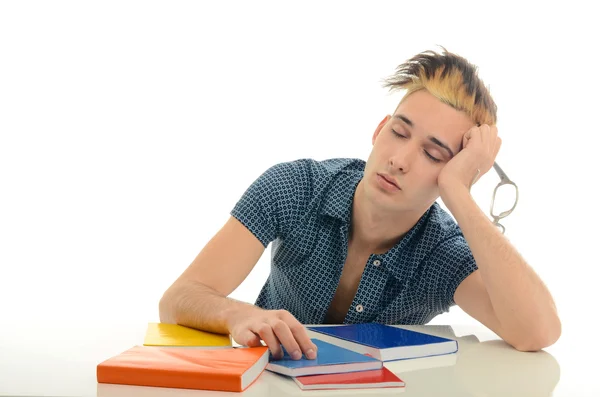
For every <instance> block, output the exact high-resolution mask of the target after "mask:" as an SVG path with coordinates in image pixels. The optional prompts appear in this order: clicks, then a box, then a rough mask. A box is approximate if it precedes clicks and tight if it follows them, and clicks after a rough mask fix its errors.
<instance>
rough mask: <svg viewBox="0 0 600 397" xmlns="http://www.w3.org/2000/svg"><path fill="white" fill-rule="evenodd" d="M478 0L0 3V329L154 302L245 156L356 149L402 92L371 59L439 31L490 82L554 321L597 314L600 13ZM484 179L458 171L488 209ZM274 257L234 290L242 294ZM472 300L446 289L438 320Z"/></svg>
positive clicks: (188, 257)
mask: <svg viewBox="0 0 600 397" xmlns="http://www.w3.org/2000/svg"><path fill="white" fill-rule="evenodd" d="M482 4H483V3H481V2H472V3H461V2H439V3H435V2H404V1H393V2H383V1H379V2H371V3H369V4H368V5H367V2H350V1H344V2H316V1H315V2H297V3H290V2H275V1H274V2H260V1H252V2H241V1H240V2H231V1H221V2H218V4H217V2H156V1H140V2H132V1H103V2H95V3H91V2H64V1H62V2H16V1H15V2H2V3H0V137H1V138H0V266H1V273H0V305H1V306H0V307H1V313H0V322H1V325H2V329H3V332H4V335H17V334H19V333H20V332H22V331H23V330H26V329H31V328H32V327H40V326H41V327H44V328H45V329H54V330H56V331H60V330H61V329H62V327H66V326H65V325H64V324H72V323H74V322H75V323H78V324H88V325H89V324H96V325H97V326H98V327H101V326H102V324H106V323H110V324H123V325H128V326H140V325H141V326H145V324H146V322H148V321H155V320H158V301H159V299H160V297H161V295H162V293H163V292H164V290H165V289H166V288H167V287H168V286H169V285H170V284H171V283H172V282H173V280H174V279H175V278H176V277H177V276H178V275H179V274H180V273H181V272H182V271H183V270H184V269H185V268H186V267H187V266H188V265H189V263H190V262H191V261H192V260H193V258H194V257H195V256H196V255H197V253H198V252H199V251H200V250H201V248H202V247H203V245H204V244H205V243H206V242H207V241H208V240H209V239H210V238H211V237H212V236H213V235H214V233H216V232H217V230H218V229H219V228H220V227H221V226H222V224H223V223H224V222H225V221H226V219H227V217H228V216H229V211H230V210H231V208H232V207H233V206H234V204H235V203H236V201H237V200H238V199H239V198H240V196H241V194H242V193H243V192H244V190H245V189H246V188H247V186H248V185H249V184H250V183H252V181H253V180H254V179H255V178H256V177H257V176H258V175H260V173H262V172H263V171H264V170H265V169H266V168H268V167H269V166H271V165H273V164H275V163H277V162H281V161H289V160H294V159H298V158H305V157H310V158H315V159H319V160H320V159H326V158H330V157H360V158H363V159H366V158H367V157H368V155H369V151H370V148H371V135H372V133H373V131H374V129H375V127H376V126H377V124H378V123H379V121H380V120H381V119H382V118H383V117H384V116H385V115H386V114H387V113H389V112H392V111H393V110H394V107H395V106H396V104H397V102H398V100H399V98H400V97H399V96H398V94H393V95H390V94H388V92H387V91H385V90H384V89H383V88H382V87H381V80H382V79H383V78H385V77H387V76H389V74H391V73H393V71H394V69H395V67H396V66H397V65H398V64H400V63H402V62H403V61H405V60H406V59H407V58H409V57H411V56H413V55H414V54H416V53H418V52H420V51H424V50H428V49H434V50H438V49H439V47H437V45H438V44H439V45H443V46H445V47H446V48H447V49H448V50H450V51H453V52H457V53H459V54H461V55H463V56H465V57H467V58H468V59H469V60H470V61H471V62H473V63H475V64H476V65H477V66H478V67H479V70H480V76H481V77H482V78H483V79H484V81H485V83H486V84H488V85H489V86H490V89H491V92H492V94H493V96H494V98H495V100H496V102H497V104H498V108H499V111H498V117H499V122H498V127H499V131H500V134H501V137H502V138H503V147H502V150H501V152H500V154H499V156H498V158H497V160H498V163H499V164H500V165H501V166H502V167H503V168H504V170H505V171H506V173H507V174H508V175H509V176H510V177H511V178H512V179H513V180H514V181H515V182H516V183H517V184H518V185H519V189H520V195H521V198H520V201H519V204H518V206H517V209H516V210H515V212H514V213H513V214H512V215H511V216H510V217H509V218H507V219H506V221H505V222H504V223H505V226H506V228H507V237H508V238H509V239H510V240H511V241H512V242H513V243H514V244H515V246H516V247H517V248H518V249H519V251H520V252H521V253H522V254H523V255H524V257H525V258H526V259H527V260H528V261H529V263H530V264H531V266H533V268H534V269H535V270H536V271H537V272H538V274H539V275H540V276H541V277H542V279H543V280H544V281H545V282H546V283H547V285H548V286H549V288H550V289H551V291H552V293H553V295H554V297H555V299H556V302H557V305H558V307H559V310H560V315H561V317H562V319H563V324H564V327H563V329H564V332H571V333H572V334H576V333H577V332H579V330H581V329H582V328H581V327H583V326H585V325H589V324H597V323H598V320H597V319H598V317H597V313H596V307H595V306H594V305H592V304H593V303H595V302H598V297H597V291H598V279H597V278H598V275H599V274H600V273H599V272H598V264H599V260H598V241H597V237H598V221H599V216H598V210H597V206H596V201H597V195H596V194H595V192H596V191H597V186H596V180H597V171H598V165H597V164H598V154H599V151H598V146H597V145H598V142H599V139H598V133H599V131H598V130H599V128H598V91H599V88H600V86H599V84H598V78H597V73H598V71H597V70H598V63H597V62H598V55H597V46H598V42H597V37H599V35H598V28H597V27H596V26H597V21H596V19H595V17H594V16H593V15H594V13H592V12H591V11H590V10H589V8H588V7H584V6H582V5H580V4H578V3H577V2H568V6H569V7H568V8H565V4H564V3H563V4H558V3H557V4H547V3H546V2H539V4H534V3H531V2H519V3H518V5H517V4H507V3H504V2H502V3H501V2H496V4H495V5H489V4H487V3H486V5H482ZM581 4H584V3H581ZM497 181H498V178H497V176H496V175H495V174H494V173H493V172H490V173H489V174H487V175H485V176H484V178H483V179H482V180H481V181H480V183H478V184H477V185H476V186H475V187H474V188H473V194H474V196H475V198H476V200H477V202H478V203H479V204H480V205H481V208H482V209H483V210H484V211H486V212H487V210H488V206H489V201H490V199H491V192H492V189H493V187H494V186H495V184H496V183H497ZM269 259H270V248H269V249H268V250H267V251H266V252H265V255H263V257H262V258H261V260H260V261H259V263H258V264H257V266H256V267H255V269H254V271H253V272H252V273H251V275H250V277H249V278H248V279H247V280H246V281H245V282H244V283H243V284H242V285H241V286H240V287H239V288H238V289H237V290H236V291H235V292H234V293H233V295H232V296H234V297H235V298H238V299H241V300H246V301H249V302H253V301H254V299H255V298H256V296H257V294H258V292H259V289H260V287H261V286H262V283H263V282H264V280H265V279H266V277H267V275H268V272H269ZM506 287H507V288H510V286H508V285H507V286H506ZM472 321H473V320H471V319H470V318H469V317H468V316H466V315H465V314H464V313H462V312H461V311H460V310H459V309H452V310H451V312H450V313H449V314H446V315H443V316H440V317H438V318H436V319H435V320H434V323H470V322H472ZM53 335H54V336H53V338H60V336H57V335H60V332H58V333H55V334H53ZM42 337H43V336H42ZM63 342H64V341H62V342H61V341H56V343H63Z"/></svg>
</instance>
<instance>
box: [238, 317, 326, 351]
mask: <svg viewBox="0 0 600 397" xmlns="http://www.w3.org/2000/svg"><path fill="white" fill-rule="evenodd" d="M228 328H229V333H230V334H231V336H232V337H233V339H234V340H235V341H236V342H237V343H239V344H241V345H245V346H249V347H256V346H262V343H261V340H262V341H264V342H265V344H266V345H267V347H268V348H269V350H270V351H271V354H272V355H273V357H274V358H275V359H281V358H283V350H282V348H281V345H283V347H284V348H285V350H286V351H287V352H288V353H289V354H290V356H291V357H292V358H293V359H294V360H299V359H301V358H302V355H303V354H304V356H305V357H306V358H308V359H311V360H312V359H315V358H317V347H316V346H315V345H314V344H313V343H312V341H311V340H310V337H309V336H308V332H307V331H306V328H305V327H304V325H302V324H301V323H300V322H299V321H298V320H297V319H296V318H295V317H294V316H293V315H292V314H291V313H289V312H288V311H286V310H264V309H261V308H258V307H257V308H252V309H250V310H248V309H247V308H245V310H244V311H243V312H237V313H235V314H234V315H232V316H231V318H230V319H229V321H228Z"/></svg>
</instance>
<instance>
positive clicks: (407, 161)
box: [389, 145, 417, 174]
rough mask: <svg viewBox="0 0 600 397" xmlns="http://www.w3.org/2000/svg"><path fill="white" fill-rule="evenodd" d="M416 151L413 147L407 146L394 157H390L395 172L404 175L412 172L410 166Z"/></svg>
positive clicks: (390, 164) (391, 166) (390, 163)
mask: <svg viewBox="0 0 600 397" xmlns="http://www.w3.org/2000/svg"><path fill="white" fill-rule="evenodd" d="M416 151H417V150H416V149H415V148H413V147H412V145H405V146H404V147H403V148H402V149H401V150H399V151H396V152H395V153H394V154H393V156H391V157H390V162H389V166H390V168H391V169H392V171H394V172H398V171H399V172H401V173H403V174H405V173H407V172H408V171H409V170H410V165H411V164H412V161H413V159H414V156H415V154H416Z"/></svg>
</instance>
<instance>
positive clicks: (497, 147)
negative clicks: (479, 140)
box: [494, 137, 502, 159]
mask: <svg viewBox="0 0 600 397" xmlns="http://www.w3.org/2000/svg"><path fill="white" fill-rule="evenodd" d="M501 147H502V138H500V137H497V138H496V148H495V150H494V159H495V158H496V156H498V153H499V152H500V148H501Z"/></svg>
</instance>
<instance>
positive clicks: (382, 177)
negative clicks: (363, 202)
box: [377, 174, 402, 190]
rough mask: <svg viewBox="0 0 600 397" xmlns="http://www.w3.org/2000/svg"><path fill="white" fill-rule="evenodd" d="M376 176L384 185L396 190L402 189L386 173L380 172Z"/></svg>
mask: <svg viewBox="0 0 600 397" xmlns="http://www.w3.org/2000/svg"><path fill="white" fill-rule="evenodd" d="M377 177H378V179H379V181H380V183H382V184H384V185H387V186H386V187H388V188H393V189H397V190H402V189H400V186H398V185H397V184H396V182H395V181H394V179H392V178H391V177H389V176H387V175H382V174H377Z"/></svg>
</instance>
